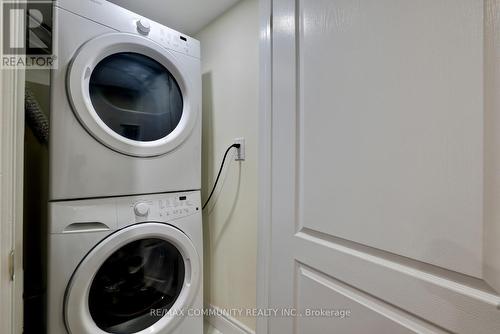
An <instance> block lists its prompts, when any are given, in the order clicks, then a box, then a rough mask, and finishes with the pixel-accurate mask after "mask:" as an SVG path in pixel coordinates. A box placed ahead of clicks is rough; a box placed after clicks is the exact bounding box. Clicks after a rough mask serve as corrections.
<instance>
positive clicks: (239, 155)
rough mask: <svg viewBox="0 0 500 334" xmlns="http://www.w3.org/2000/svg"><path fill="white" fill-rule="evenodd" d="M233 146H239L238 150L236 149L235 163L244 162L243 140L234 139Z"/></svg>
mask: <svg viewBox="0 0 500 334" xmlns="http://www.w3.org/2000/svg"><path fill="white" fill-rule="evenodd" d="M234 143H235V144H240V148H238V149H236V157H235V158H234V160H236V161H245V138H236V139H235V140H234Z"/></svg>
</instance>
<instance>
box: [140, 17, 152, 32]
mask: <svg viewBox="0 0 500 334" xmlns="http://www.w3.org/2000/svg"><path fill="white" fill-rule="evenodd" d="M137 31H138V32H139V33H141V34H143V35H147V34H149V32H150V31H151V25H150V24H149V22H148V21H146V20H144V19H140V20H138V21H137Z"/></svg>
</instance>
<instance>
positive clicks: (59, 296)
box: [47, 0, 203, 334]
mask: <svg viewBox="0 0 500 334" xmlns="http://www.w3.org/2000/svg"><path fill="white" fill-rule="evenodd" d="M54 43H55V47H56V49H57V50H58V68H57V69H54V70H53V71H52V74H51V80H52V82H51V130H50V203H49V212H50V214H49V236H48V238H49V240H48V243H49V251H48V263H49V267H48V305H47V312H48V316H47V318H48V319H47V326H48V328H47V331H48V333H50V334H63V333H71V334H99V333H101V334H105V333H117V334H118V333H119V334H128V333H148V334H163V333H176V334H197V333H199V334H201V333H202V331H203V319H202V317H201V316H198V313H197V312H192V311H193V310H199V309H201V308H202V305H203V303H202V272H203V270H202V256H203V255H202V219H201V203H200V201H201V200H200V188H201V113H200V111H201V110H200V108H201V106H200V104H201V72H200V57H199V56H200V47H199V42H198V41H196V40H194V39H192V38H190V37H187V36H184V35H182V34H180V33H178V32H176V31H174V30H172V29H169V28H167V27H164V26H162V25H160V24H158V23H155V22H152V21H149V20H147V19H146V18H143V17H141V16H139V15H137V14H134V13H132V12H130V11H128V10H125V9H123V8H121V7H118V6H116V5H114V4H111V3H108V2H106V1H102V0H99V1H96V0H82V1H74V0H57V1H56V2H55V4H54Z"/></svg>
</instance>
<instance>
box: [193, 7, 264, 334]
mask: <svg viewBox="0 0 500 334" xmlns="http://www.w3.org/2000/svg"><path fill="white" fill-rule="evenodd" d="M196 38H198V39H199V40H200V42H201V46H202V52H201V56H202V73H203V174H202V177H203V179H202V180H203V184H202V186H203V191H204V193H203V195H204V196H203V198H204V199H206V198H207V195H208V192H209V190H210V188H211V187H212V185H213V183H214V180H215V178H216V176H217V171H218V168H219V164H220V161H221V159H222V156H223V154H224V152H225V150H226V148H227V147H228V146H229V145H231V144H232V143H233V140H234V138H237V137H245V139H246V144H247V146H246V155H247V156H246V161H244V162H236V161H234V157H233V156H232V155H231V156H230V157H231V159H230V160H229V162H230V163H227V164H226V166H227V168H225V170H224V172H223V173H222V176H221V180H220V181H219V183H220V186H219V187H218V189H217V191H216V194H215V195H214V198H213V202H212V203H211V204H210V205H209V206H207V208H206V211H205V215H204V221H203V223H204V227H205V254H206V256H205V304H207V305H208V304H211V305H215V306H217V307H221V308H254V307H255V305H256V300H255V299H256V256H257V114H258V73H259V59H258V57H259V56H258V42H259V39H258V38H259V36H258V1H257V0H244V1H242V2H240V3H238V4H237V5H236V6H234V7H233V8H232V9H230V10H229V11H228V12H226V13H225V14H223V15H222V16H221V17H219V18H218V19H217V20H215V21H214V22H213V23H211V24H210V25H208V26H207V27H206V28H204V29H203V30H202V31H201V32H200V33H199V34H198V35H197V36H196ZM237 320H239V321H241V322H242V323H243V324H244V325H246V326H248V327H250V328H251V329H255V319H252V318H245V317H241V318H238V319H237Z"/></svg>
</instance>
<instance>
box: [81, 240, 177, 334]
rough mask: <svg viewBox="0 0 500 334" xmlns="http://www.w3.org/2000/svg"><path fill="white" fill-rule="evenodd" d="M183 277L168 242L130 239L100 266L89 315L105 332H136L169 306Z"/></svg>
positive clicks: (150, 323) (175, 252)
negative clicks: (128, 242)
mask: <svg viewBox="0 0 500 334" xmlns="http://www.w3.org/2000/svg"><path fill="white" fill-rule="evenodd" d="M184 276H185V269H184V260H183V258H182V255H181V253H180V252H179V250H178V249H177V248H176V247H175V246H174V245H172V244H171V243H169V242H168V241H165V240H161V239H153V238H150V239H141V240H136V241H134V242H131V243H130V244H127V245H125V246H123V247H122V248H120V249H118V250H117V251H115V252H114V253H113V254H112V255H111V256H110V257H109V258H108V259H107V260H106V261H105V262H104V263H103V265H102V266H101V268H99V270H98V272H97V274H96V276H95V278H94V280H93V282H92V284H91V286H90V293H89V310H90V315H91V316H92V318H93V320H94V322H95V323H96V325H97V326H98V327H99V328H100V329H102V330H103V331H105V332H106V333H116V334H129V333H136V332H139V331H141V330H143V329H146V328H148V327H150V326H151V325H153V324H154V323H156V322H157V321H158V320H160V319H161V318H162V316H163V315H165V314H166V312H167V311H168V310H169V309H170V308H171V307H172V305H173V304H174V303H175V301H176V300H177V298H178V296H179V294H180V292H181V290H182V287H183V284H184Z"/></svg>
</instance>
